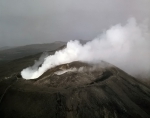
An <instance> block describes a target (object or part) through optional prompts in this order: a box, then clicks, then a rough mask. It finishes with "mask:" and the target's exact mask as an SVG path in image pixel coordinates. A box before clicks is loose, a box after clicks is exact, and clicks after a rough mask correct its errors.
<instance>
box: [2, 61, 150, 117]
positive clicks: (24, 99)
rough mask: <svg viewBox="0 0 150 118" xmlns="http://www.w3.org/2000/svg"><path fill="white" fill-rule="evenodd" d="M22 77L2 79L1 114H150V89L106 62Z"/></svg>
mask: <svg viewBox="0 0 150 118" xmlns="http://www.w3.org/2000/svg"><path fill="white" fill-rule="evenodd" d="M18 77H19V76H17V75H16V76H13V77H12V78H11V79H9V80H2V81H1V82H0V95H1V99H0V117H6V118H8V117H11V118H13V117H14V118H19V117H24V118H33V117H35V118H127V117H128V118H130V117H132V118H133V117H135V118H141V117H142V118H149V117H150V89H149V88H148V87H146V86H145V85H143V84H142V83H140V82H139V81H137V80H136V79H135V78H133V77H131V76H130V75H128V74H126V73H125V72H123V71H122V70H120V69H118V68H117V67H115V66H113V65H110V64H108V63H106V62H101V63H100V64H99V65H90V64H87V63H82V62H72V63H68V64H63V65H59V66H57V67H54V68H52V69H50V70H48V71H47V72H45V73H44V74H43V75H42V76H41V77H39V78H38V79H35V80H24V79H21V78H18ZM17 78H18V79H17Z"/></svg>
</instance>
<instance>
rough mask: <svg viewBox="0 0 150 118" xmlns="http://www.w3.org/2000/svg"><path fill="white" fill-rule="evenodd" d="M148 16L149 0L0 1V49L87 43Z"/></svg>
mask: <svg viewBox="0 0 150 118" xmlns="http://www.w3.org/2000/svg"><path fill="white" fill-rule="evenodd" d="M149 14H150V0H0V47H4V46H20V45H28V44H37V43H50V42H54V41H68V40H75V39H82V40H91V39H93V38H95V37H97V36H98V35H99V34H101V33H102V32H103V31H104V30H106V29H108V28H109V27H111V26H112V25H115V24H118V23H125V22H126V21H127V19H128V18H130V17H135V19H136V20H137V22H141V21H143V20H147V21H148V19H150V15H149Z"/></svg>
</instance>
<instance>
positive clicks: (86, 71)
mask: <svg viewBox="0 0 150 118" xmlns="http://www.w3.org/2000/svg"><path fill="white" fill-rule="evenodd" d="M106 65H108V64H106V63H104V62H103V63H100V64H99V65H93V64H87V63H84V62H78V61H75V62H72V63H67V64H62V65H59V66H56V67H54V68H52V69H49V70H48V71H46V72H45V73H44V74H43V75H42V76H40V77H39V78H38V79H36V80H35V83H34V84H36V85H45V86H49V87H77V86H85V85H90V84H92V83H96V82H98V81H103V80H105V79H108V78H109V77H111V76H112V75H113V73H112V72H111V71H110V70H106V69H104V68H106Z"/></svg>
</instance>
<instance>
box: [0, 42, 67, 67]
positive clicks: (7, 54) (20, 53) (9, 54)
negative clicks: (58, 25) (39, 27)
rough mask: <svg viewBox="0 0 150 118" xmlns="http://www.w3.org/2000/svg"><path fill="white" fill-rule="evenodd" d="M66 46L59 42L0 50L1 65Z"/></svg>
mask: <svg viewBox="0 0 150 118" xmlns="http://www.w3.org/2000/svg"><path fill="white" fill-rule="evenodd" d="M65 44H66V42H61V41H57V42H54V43H48V44H32V45H26V46H20V47H15V48H11V49H5V50H0V65H2V64H3V63H6V62H9V61H11V60H15V59H19V58H22V57H26V56H29V55H34V54H37V53H40V52H44V51H52V50H56V49H58V48H59V47H61V46H63V45H65Z"/></svg>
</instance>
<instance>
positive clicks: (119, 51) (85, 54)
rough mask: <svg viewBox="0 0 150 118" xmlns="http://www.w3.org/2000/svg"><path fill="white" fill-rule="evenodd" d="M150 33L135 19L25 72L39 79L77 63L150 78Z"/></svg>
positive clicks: (74, 44)
mask: <svg viewBox="0 0 150 118" xmlns="http://www.w3.org/2000/svg"><path fill="white" fill-rule="evenodd" d="M149 33H150V31H149V29H148V26H147V25H143V24H142V25H141V24H137V23H136V20H135V19H134V18H131V19H129V20H128V22H127V24H126V25H124V26H122V25H121V24H117V25H115V26H113V27H111V28H110V29H109V30H107V31H105V32H104V33H102V34H101V35H100V36H99V37H98V38H96V39H94V40H92V41H90V42H87V43H86V44H84V45H82V44H80V42H79V41H69V42H68V43H67V47H66V48H65V49H63V50H60V51H57V52H56V53H55V54H54V55H50V56H48V57H46V58H45V61H44V62H43V64H42V66H41V67H39V68H33V67H34V66H35V65H34V66H33V67H29V68H26V69H24V70H23V71H22V72H21V75H22V77H23V78H25V79H35V78H38V77H39V76H41V75H42V74H43V73H44V72H45V71H47V70H48V69H50V68H52V67H55V66H57V65H60V64H64V63H70V62H73V61H83V62H89V63H91V62H92V63H93V62H98V61H100V60H104V61H106V62H109V63H112V64H114V65H116V66H118V67H119V68H121V69H123V70H124V71H126V72H128V73H129V74H131V75H133V76H137V75H140V76H142V77H150V74H149V73H150V34H149Z"/></svg>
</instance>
